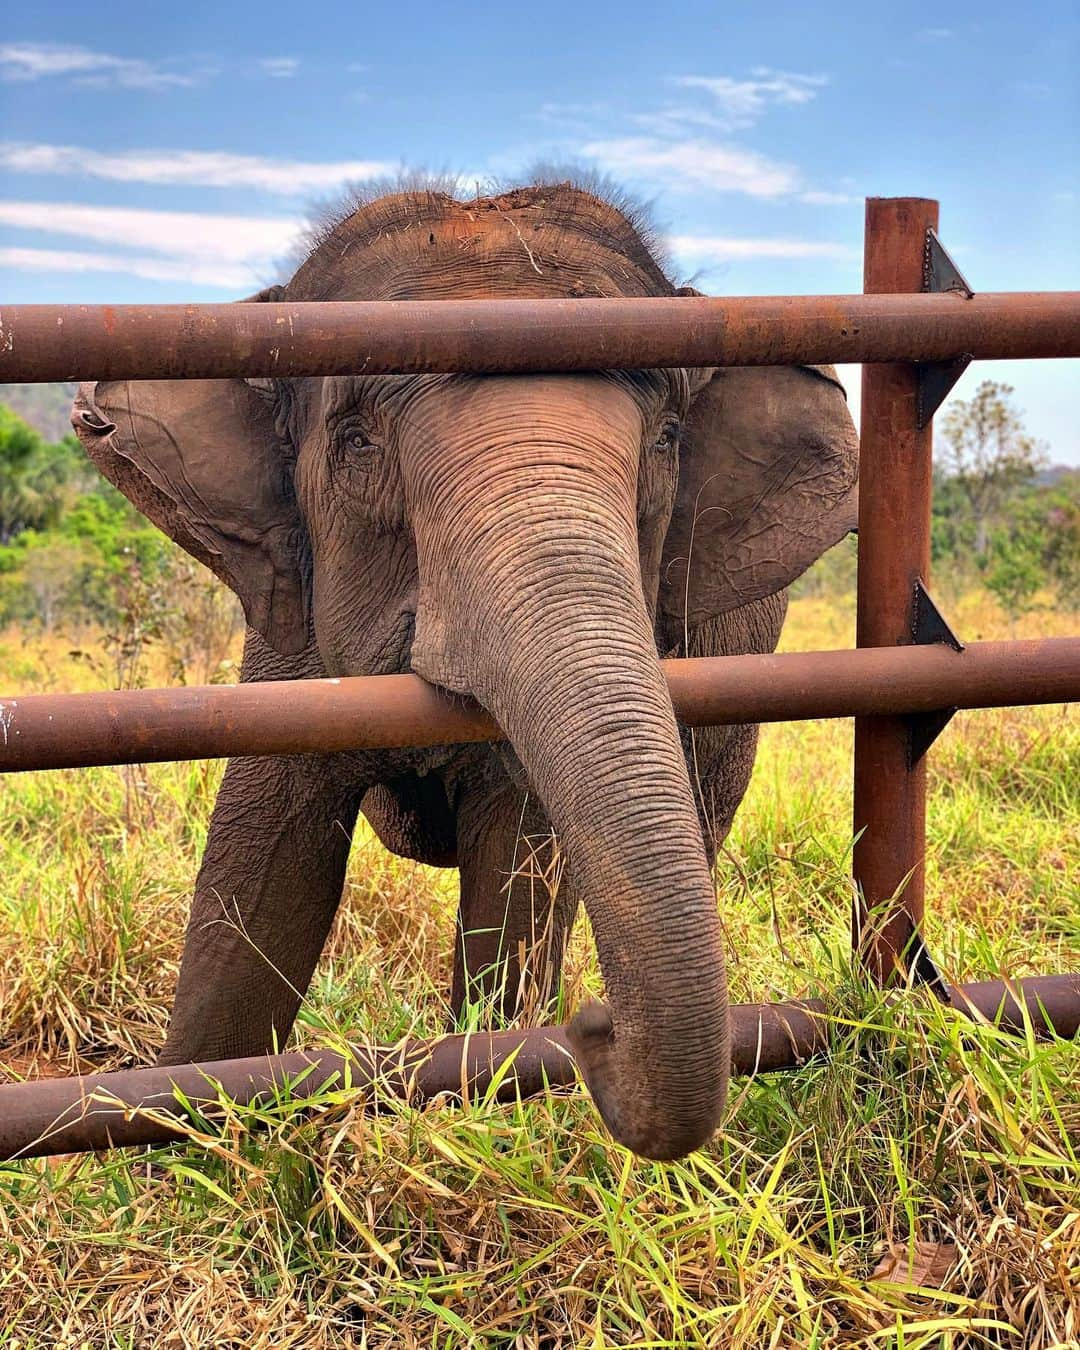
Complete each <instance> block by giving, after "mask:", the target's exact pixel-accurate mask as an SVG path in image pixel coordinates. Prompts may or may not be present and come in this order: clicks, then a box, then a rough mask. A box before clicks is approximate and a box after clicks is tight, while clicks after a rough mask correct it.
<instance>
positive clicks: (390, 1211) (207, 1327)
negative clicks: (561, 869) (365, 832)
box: [0, 596, 1080, 1350]
mask: <svg viewBox="0 0 1080 1350" xmlns="http://www.w3.org/2000/svg"><path fill="white" fill-rule="evenodd" d="M948 608H949V612H950V616H951V617H952V618H953V619H954V621H955V624H956V626H957V628H958V630H959V631H960V632H961V633H962V634H963V635H965V636H967V637H970V638H976V637H994V636H1002V637H1008V636H1023V635H1027V634H1035V633H1055V632H1059V633H1064V632H1068V631H1069V629H1070V622H1069V620H1067V619H1065V618H1062V617H1061V616H1057V615H1054V614H1052V613H1050V612H1042V613H1037V614H1034V615H1031V616H1028V617H1027V618H1026V619H1025V620H1023V622H1022V623H1021V624H1020V625H1018V626H1017V628H1016V629H1015V630H1014V629H1012V628H1010V625H1009V624H1008V623H1007V622H1006V621H1005V620H1004V618H1003V616H1002V615H1001V614H1000V612H999V611H998V610H997V608H996V606H995V605H994V604H993V603H992V602H990V601H988V600H987V599H986V598H985V597H980V596H965V597H961V598H959V599H958V600H957V602H956V603H955V604H953V605H950V606H949V607H948ZM852 628H853V624H852V614H851V610H850V608H848V609H845V608H843V607H841V606H839V605H837V604H835V603H832V602H825V601H818V600H809V599H806V600H801V601H798V602H796V603H795V605H794V606H793V609H792V614H791V618H790V620H789V623H788V628H787V630H786V634H785V643H784V645H785V646H786V647H787V648H788V649H794V648H807V649H808V648H815V647H829V646H845V645H848V644H849V643H850V641H851V639H852ZM65 652H66V648H65V646H64V644H63V643H61V642H59V641H55V640H53V641H48V642H44V641H38V640H30V641H26V642H24V641H22V640H21V639H20V638H19V636H18V635H17V634H10V633H9V634H6V635H4V636H3V637H2V639H0V678H2V683H3V685H4V686H5V692H17V691H21V692H27V691H28V690H30V689H45V688H57V689H76V688H88V687H93V686H94V684H95V682H96V681H99V680H100V676H96V675H95V673H94V671H93V670H92V669H91V668H90V667H89V666H88V665H87V664H86V662H85V661H73V660H72V659H71V658H69V657H68V656H67V655H66V654H65ZM153 677H154V673H153V672H151V678H153ZM850 739H851V732H850V725H849V724H847V723H815V724H803V725H781V726H775V727H769V728H766V729H765V730H764V732H763V735H762V745H761V753H760V757H759V762H758V768H757V772H756V774H755V778H754V782H753V785H752V788H751V791H750V793H749V795H748V797H747V800H746V802H745V803H744V805H743V808H742V811H741V813H740V816H739V819H738V821H737V823H736V828H735V831H734V833H733V836H732V838H731V840H730V841H729V850H728V855H729V856H728V857H726V858H723V859H721V862H720V865H719V866H718V868H717V887H718V893H719V898H720V905H721V909H722V913H723V915H724V919H725V925H726V931H727V939H728V951H729V957H730V962H731V979H732V989H733V996H734V997H735V998H737V999H739V1000H750V999H765V998H772V997H784V996H790V995H798V994H801V993H804V992H807V991H821V990H824V991H827V996H828V997H829V998H830V1000H831V1006H832V1008H833V1009H834V1012H835V1023H836V1025H835V1033H836V1052H835V1054H834V1056H833V1058H832V1059H831V1061H830V1062H829V1063H827V1064H816V1065H813V1066H810V1067H808V1068H807V1069H805V1070H803V1071H802V1072H800V1073H798V1074H793V1075H788V1076H776V1077H773V1078H771V1079H767V1078H762V1079H759V1080H756V1081H753V1082H743V1083H738V1084H736V1085H735V1088H734V1091H733V1097H732V1109H731V1112H730V1115H729V1118H728V1121H727V1124H726V1126H725V1128H724V1130H723V1131H722V1133H721V1134H720V1135H719V1136H718V1137H717V1139H716V1141H715V1142H714V1144H713V1145H712V1146H711V1147H710V1148H709V1149H708V1150H706V1151H705V1152H703V1153H701V1154H698V1155H696V1156H695V1157H694V1158H692V1159H689V1160H687V1161H685V1162H683V1163H680V1164H677V1165H672V1166H658V1165H647V1164H642V1163H640V1162H638V1161H636V1160H635V1159H633V1158H632V1157H631V1156H630V1155H628V1154H626V1153H625V1152H624V1151H623V1150H621V1149H619V1148H617V1147H615V1146H614V1145H613V1144H612V1143H611V1141H610V1140H609V1139H607V1138H606V1137H605V1135H604V1134H603V1131H602V1130H601V1129H600V1127H599V1125H598V1122H597V1120H596V1118H595V1116H594V1113H593V1112H592V1109H591V1107H590V1105H589V1103H588V1101H587V1099H585V1098H583V1097H581V1096H565V1097H558V1098H551V1099H549V1100H542V1101H536V1102H529V1103H524V1104H520V1105H518V1106H516V1107H498V1106H495V1105H493V1104H491V1103H488V1102H483V1101H481V1102H477V1103H473V1104H471V1105H470V1106H469V1107H468V1108H467V1109H464V1110H459V1109H446V1110H440V1109H431V1110H428V1111H427V1112H424V1113H418V1112H415V1111H411V1110H408V1109H406V1108H400V1109H398V1110H394V1111H391V1112H388V1113H386V1114H384V1115H380V1116H378V1117H369V1116H365V1115H364V1114H363V1113H362V1112H361V1110H360V1109H359V1106H358V1103H357V1102H356V1100H355V1098H354V1094H351V1093H348V1092H344V1091H340V1090H332V1089H328V1090H325V1091H322V1092H320V1093H318V1094H316V1095H315V1096H314V1097H313V1098H304V1099H303V1100H304V1102H305V1104H306V1107H307V1111H306V1113H304V1114H300V1113H298V1112H297V1111H296V1110H295V1109H294V1106H295V1103H292V1102H290V1101H288V1100H282V1101H281V1102H279V1103H275V1104H273V1105H271V1106H268V1107H265V1108H262V1109H260V1110H259V1111H250V1110H245V1109H241V1108H232V1109H230V1110H228V1111H227V1112H226V1115H225V1118H224V1120H223V1121H222V1122H220V1123H215V1124H214V1125H212V1126H208V1127H207V1129H208V1132H209V1137H210V1143H209V1144H207V1143H206V1142H205V1139H203V1141H201V1142H194V1141H193V1142H192V1143H191V1144H190V1145H186V1146H183V1147H175V1148H171V1149H160V1150H154V1151H149V1152H145V1153H141V1154H127V1155H121V1154H114V1155H110V1156H104V1157H101V1158H80V1159H70V1160H65V1161H63V1162H61V1163H60V1164H59V1165H52V1166H49V1165H46V1164H44V1163H37V1162H24V1163H16V1164H9V1165H2V1166H0V1243H2V1244H3V1248H4V1256H3V1260H2V1262H0V1346H3V1347H9V1346H10V1347H15V1346H20V1347H24V1346H25V1347H28V1346H72V1347H74V1346H82V1345H89V1346H110V1347H111V1346H117V1347H120V1346H140V1347H141V1346H149V1345H154V1346H159V1345H160V1346H215V1347H217V1346H234V1345H235V1346H241V1345H242V1346H245V1347H251V1346H262V1345H267V1346H270V1345H273V1346H305V1347H306V1346H314V1347H318V1346H347V1345H369V1346H383V1345H394V1346H413V1345H415V1346H447V1347H449V1346H454V1347H456V1346H502V1345H506V1346H521V1347H538V1348H539V1347H541V1346H542V1347H553V1346H559V1345H566V1346H571V1345H586V1346H597V1347H599V1346H616V1345H618V1346H624V1345H635V1346H683V1345H702V1346H706V1345H708V1346H770V1347H771V1346H800V1347H802V1346H835V1345H868V1346H897V1347H904V1350H913V1348H914V1347H921V1346H937V1345H950V1346H962V1345H987V1344H989V1345H1003V1346H1030V1347H1033V1348H1037V1350H1047V1348H1048V1347H1050V1346H1068V1345H1075V1344H1078V1343H1080V1161H1078V1148H1080V1056H1078V1051H1077V1048H1076V1047H1075V1046H1074V1045H1065V1044H1060V1043H1058V1044H1050V1045H1041V1044H1037V1043H1035V1042H1034V1041H1032V1040H1030V1039H1029V1040H1025V1039H1024V1038H1017V1039H1013V1038H1008V1037H1004V1036H1001V1035H998V1034H997V1033H995V1032H994V1031H992V1030H991V1029H989V1028H974V1027H972V1026H971V1025H969V1024H966V1023H965V1024H960V1023H959V1022H958V1021H957V1019H956V1018H954V1017H953V1016H952V1014H950V1013H949V1012H947V1011H945V1010H942V1009H941V1008H939V1007H937V1006H935V1005H933V1004H932V1003H930V1002H927V1001H924V1000H921V999H918V998H914V999H908V1000H904V1001H896V1000H892V999H884V998H882V997H881V996H879V995H876V994H874V993H872V992H870V991H868V990H866V989H865V988H863V987H862V986H861V985H860V984H859V982H858V981H857V980H856V979H855V978H854V977H853V975H852V972H851V969H850V965H849V961H848V955H847V924H848V908H849V902H850V892H849V887H848V881H847V864H848V854H849V848H850ZM219 774H220V766H218V765H212V764H211V765H207V764H187V765H160V766H153V767H151V768H149V769H146V770H130V771H122V770H113V769H100V770H89V771H83V772H79V773H56V774H51V775H44V774H39V775H26V776H23V777H20V778H17V779H11V780H8V781H7V782H5V783H4V784H3V786H2V791H3V794H4V798H3V810H4V822H5V829H4V832H3V837H2V840H0V857H2V867H3V876H4V886H3V890H2V893H0V940H2V944H3V945H2V948H0V951H2V956H0V1059H3V1060H4V1061H5V1062H7V1063H8V1064H9V1065H12V1064H14V1065H16V1067H17V1071H18V1072H19V1073H24V1072H28V1071H29V1072H32V1071H34V1064H35V1058H36V1062H37V1067H38V1068H43V1067H45V1066H46V1065H47V1066H48V1067H49V1069H50V1070H51V1071H56V1070H57V1069H62V1070H65V1071H69V1072H71V1071H74V1070H75V1069H77V1068H78V1067H80V1066H82V1067H85V1066H86V1065H88V1064H93V1065H94V1066H99V1067H114V1066H119V1065H130V1064H134V1063H137V1062H145V1061H146V1060H147V1059H148V1058H149V1057H150V1055H151V1054H152V1053H153V1050H154V1047H155V1046H156V1044H157V1043H158V1041H159V1040H160V1037H161V1034H162V1028H163V1025H164V1020H165V1016H166V1012H167V1008H168V1003H169V998H170V993H171V986H172V983H173V980H174V978H175V973H176V964H177V959H178V955H179V948H180V941H181V935H182V926H183V921H184V916H185V909H186V897H187V894H188V891H189V887H190V884H191V880H192V878H193V875H194V871H195V868H196V865H197V860H198V856H199V853H200V851H201V846H202V842H203V838H204V834H205V828H206V820H207V816H208V812H209V808H210V806H211V804H212V801H213V794H214V790H215V787H216V784H217V781H218V778H219ZM931 784H932V786H931V793H932V795H931V806H930V813H929V829H930V837H931V845H930V859H929V887H928V889H929V895H930V921H929V936H930V941H931V945H932V947H933V948H934V950H935V953H936V954H937V955H938V956H939V957H940V959H941V961H942V964H943V965H944V966H945V968H946V969H947V971H948V972H949V974H950V975H951V976H952V977H954V978H957V979H977V978H980V977H987V976H991V975H994V974H996V973H999V972H1000V971H1002V970H1006V971H1009V972H1011V973H1014V974H1023V973H1028V972H1033V971H1051V970H1065V969H1080V896H1078V893H1077V882H1076V878H1077V877H1078V876H1080V840H1078V837H1077V831H1076V820H1077V806H1078V797H1080V732H1078V729H1077V723H1076V720H1075V718H1073V717H1071V716H1070V715H1069V714H1068V713H1067V712H1066V711H1064V710H1062V709H1061V708H1053V707H1051V708H1042V709H1015V710H998V711H991V712H984V713H969V714H962V715H961V716H959V717H958V718H957V719H956V720H955V721H954V723H953V724H952V725H951V726H950V728H949V729H948V731H947V732H946V733H945V735H944V737H943V738H942V740H941V741H940V742H939V743H938V746H937V747H935V750H934V752H933V758H932V773H931ZM454 891H455V882H454V877H453V875H452V874H449V873H444V872H438V871H433V870H430V869H425V868H422V867H419V866H415V865H413V864H411V863H406V862H403V861H401V860H398V859H394V858H392V857H390V856H389V855H387V854H385V853H384V852H383V851H382V850H381V849H380V848H379V847H378V846H377V844H375V843H374V842H373V841H372V839H371V838H370V837H367V836H362V837H360V838H359V839H358V841H357V844H356V846H355V848H354V851H353V857H352V861H351V865H350V872H349V882H348V889H347V894H346V900H345V903H344V905H343V907H342V911H341V914H340V917H339V920H338V923H337V925H336V928H335V932H334V935H333V939H332V941H331V943H330V945H329V947H328V949H327V952H326V954H325V956H324V959H323V962H322V964H321V966H320V968H319V972H318V974H317V977H316V980H315V983H314V985H313V987H312V990H311V993H310V996H309V999H308V1001H307V1004H306V1006H305V1009H304V1013H303V1016H302V1024H301V1026H300V1028H299V1037H300V1038H301V1039H302V1040H305V1041H308V1042H311V1043H315V1042H324V1041H326V1040H327V1039H328V1038H331V1039H332V1038H334V1037H338V1036H340V1037H343V1038H347V1039H354V1040H366V1039H373V1040H380V1041H387V1040H393V1039H395V1038H396V1037H398V1036H400V1035H403V1034H405V1033H406V1032H409V1031H422V1032H436V1031H438V1030H440V1029H441V1026H442V1023H443V1016H444V1008H443V1006H442V998H443V993H444V991H445V989H446V988H447V985H448V957H449V948H450V931H451V928H450V926H451V919H452V912H453V902H454ZM597 980H598V977H597V973H596V969H595V962H594V957H593V953H592V948H591V943H590V941H589V937H588V933H587V930H586V928H585V927H584V925H582V926H581V927H579V929H578V931H577V932H576V933H575V935H574V939H573V944H572V951H571V956H570V960H569V964H568V971H567V998H568V1000H569V1001H570V1002H571V1003H574V1002H576V1000H577V999H578V998H579V997H581V996H582V993H583V992H584V991H585V990H591V991H595V990H596V989H597V988H598V983H597ZM9 1072H10V1071H9ZM300 1091H301V1092H302V1091H303V1089H300ZM256 1123H257V1124H258V1125H259V1127H260V1128H259V1129H258V1130H257V1131H255V1132H253V1133H249V1132H248V1131H247V1126H249V1125H253V1124H256ZM928 1251H930V1252H932V1253H933V1260H927V1259H926V1253H927V1252H928ZM890 1254H891V1255H890ZM883 1257H884V1258H885V1262H884V1264H881V1263H882V1258H883ZM920 1270H922V1271H923V1272H924V1275H923V1276H922V1278H929V1279H932V1280H933V1282H934V1285H935V1287H934V1288H924V1289H917V1288H915V1287H912V1285H911V1284H910V1283H905V1278H906V1277H907V1276H908V1275H909V1272H910V1274H911V1276H913V1277H915V1278H920V1277H919V1274H918V1272H919V1271H920ZM890 1272H891V1273H890ZM886 1276H887V1278H886Z"/></svg>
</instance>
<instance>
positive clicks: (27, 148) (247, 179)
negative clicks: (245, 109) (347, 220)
mask: <svg viewBox="0 0 1080 1350" xmlns="http://www.w3.org/2000/svg"><path fill="white" fill-rule="evenodd" d="M0 168H5V169H10V170H13V171H15V172H21V173H47V174H67V175H74V176H79V177H87V178H105V179H109V180H111V181H113V182H119V183H162V184H164V183H180V184H187V185H191V186H199V187H229V188H233V187H240V188H256V189H258V190H260V191H263V192H274V193H278V194H281V195H283V196H304V195H306V194H310V193H312V192H331V191H333V190H334V189H336V188H339V187H341V185H342V184H343V183H346V182H352V181H355V180H357V179H363V178H378V177H381V176H383V175H390V174H392V173H393V172H394V168H395V166H394V165H392V164H389V163H387V162H384V161H382V160H368V159H346V160H337V161H332V160H331V161H327V162H326V163H321V164H320V163H317V162H311V161H305V160H290V159H269V158H267V157H265V156H263V155H236V154H231V153H230V152H229V151H226V150H118V151H115V152H113V153H111V154H110V153H108V152H99V151H97V150H90V149H86V148H85V147H80V146H75V145H47V144H31V143H23V142H18V141H6V142H0Z"/></svg>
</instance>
